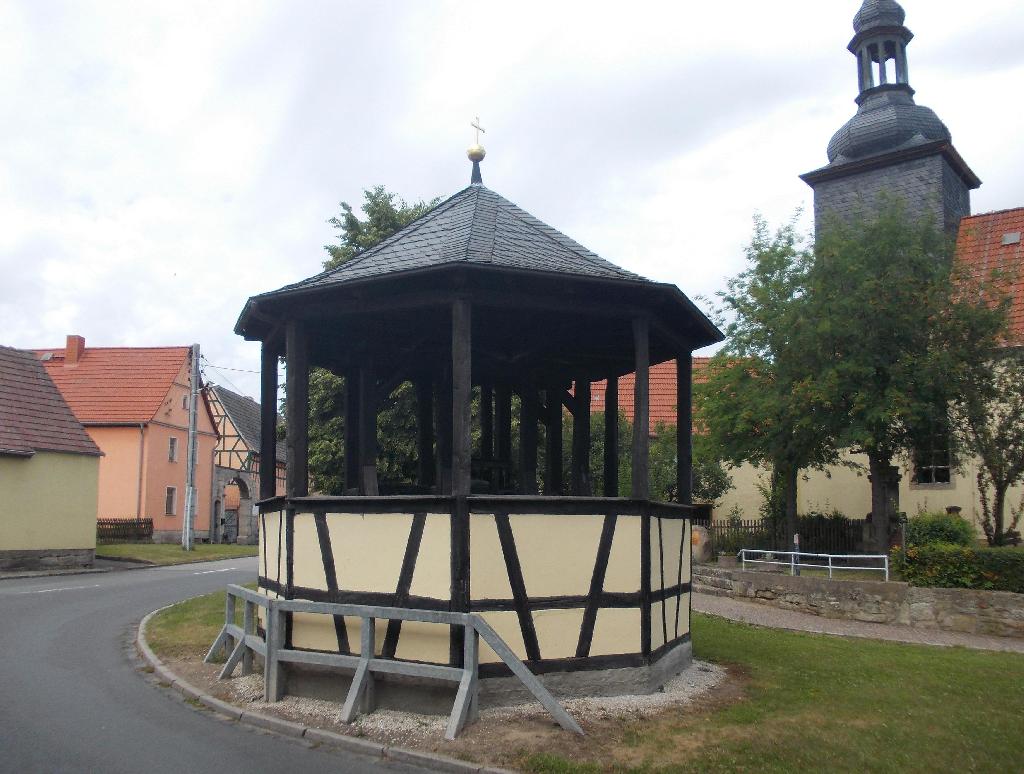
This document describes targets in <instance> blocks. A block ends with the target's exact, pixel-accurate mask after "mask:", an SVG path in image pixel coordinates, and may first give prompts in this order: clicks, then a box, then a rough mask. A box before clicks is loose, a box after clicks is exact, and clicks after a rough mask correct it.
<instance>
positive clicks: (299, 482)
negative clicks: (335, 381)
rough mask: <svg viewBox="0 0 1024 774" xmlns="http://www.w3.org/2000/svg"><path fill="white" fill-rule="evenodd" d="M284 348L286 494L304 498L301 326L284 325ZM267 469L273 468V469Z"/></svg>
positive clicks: (305, 386)
mask: <svg viewBox="0 0 1024 774" xmlns="http://www.w3.org/2000/svg"><path fill="white" fill-rule="evenodd" d="M285 348H286V357H287V358H288V370H287V374H286V381H287V390H288V400H287V401H286V402H285V412H286V414H287V422H286V425H285V432H286V435H285V439H286V444H287V446H288V477H287V492H288V496H289V497H305V496H306V495H307V494H309V468H308V466H309V340H308V339H307V337H306V329H305V326H304V325H303V324H302V323H300V322H297V321H295V320H291V321H289V322H288V324H287V326H286V329H285ZM269 467H270V469H271V470H273V469H274V466H269Z"/></svg>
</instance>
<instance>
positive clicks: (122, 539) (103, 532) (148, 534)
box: [96, 519, 153, 543]
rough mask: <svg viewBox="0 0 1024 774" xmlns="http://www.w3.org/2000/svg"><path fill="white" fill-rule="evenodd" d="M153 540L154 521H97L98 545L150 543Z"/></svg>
mask: <svg viewBox="0 0 1024 774" xmlns="http://www.w3.org/2000/svg"><path fill="white" fill-rule="evenodd" d="M152 540H153V520H152V519H97V520H96V542H97V543H149V542H151V541H152Z"/></svg>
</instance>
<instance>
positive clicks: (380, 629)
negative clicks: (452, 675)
mask: <svg viewBox="0 0 1024 774" xmlns="http://www.w3.org/2000/svg"><path fill="white" fill-rule="evenodd" d="M325 618H327V616H325ZM328 620H330V619H329V618H328ZM331 628H332V630H333V628H334V624H333V622H332V623H331ZM345 629H346V631H347V632H348V647H349V650H351V651H352V652H353V653H359V650H360V647H361V645H360V643H361V642H362V636H363V634H362V632H363V619H362V618H353V617H352V616H348V615H347V616H345ZM403 631H404V630H403ZM373 633H374V642H373V645H374V647H373V652H374V653H375V654H376V655H378V656H379V655H380V654H381V653H382V652H383V649H384V637H385V636H386V635H387V633H388V622H387V621H385V620H383V619H381V618H375V619H374V626H373ZM402 636H403V637H404V636H405V635H404V634H403V635H402ZM401 640H402V638H401V637H399V643H401ZM334 648H335V650H337V648H338V645H337V638H335V645H334ZM444 660H445V661H448V655H447V653H446V654H445V657H444Z"/></svg>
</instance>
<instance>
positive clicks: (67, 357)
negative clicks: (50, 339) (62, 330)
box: [64, 336, 85, 366]
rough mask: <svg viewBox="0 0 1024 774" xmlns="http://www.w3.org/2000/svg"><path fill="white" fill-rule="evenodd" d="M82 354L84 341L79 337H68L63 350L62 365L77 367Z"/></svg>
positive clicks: (83, 352)
mask: <svg viewBox="0 0 1024 774" xmlns="http://www.w3.org/2000/svg"><path fill="white" fill-rule="evenodd" d="M84 354H85V339H84V338H82V337H81V336H68V343H67V345H66V346H65V348H64V365H65V366H71V365H78V361H79V360H81V358H82V355H84Z"/></svg>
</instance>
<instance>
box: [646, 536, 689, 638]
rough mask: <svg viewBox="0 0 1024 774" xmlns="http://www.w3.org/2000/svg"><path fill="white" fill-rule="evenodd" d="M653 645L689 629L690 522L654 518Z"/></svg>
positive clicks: (652, 547) (652, 560)
mask: <svg viewBox="0 0 1024 774" xmlns="http://www.w3.org/2000/svg"><path fill="white" fill-rule="evenodd" d="M651 522H652V523H651V597H652V599H653V600H654V601H653V603H652V604H651V648H652V649H654V650H657V649H658V648H659V647H661V646H662V645H664V644H665V643H666V642H672V641H673V640H676V639H678V638H679V637H682V636H683V635H685V634H687V633H689V631H690V620H689V619H690V591H689V584H690V553H691V544H690V522H689V520H684V519H662V518H657V517H654V518H652V519H651Z"/></svg>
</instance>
